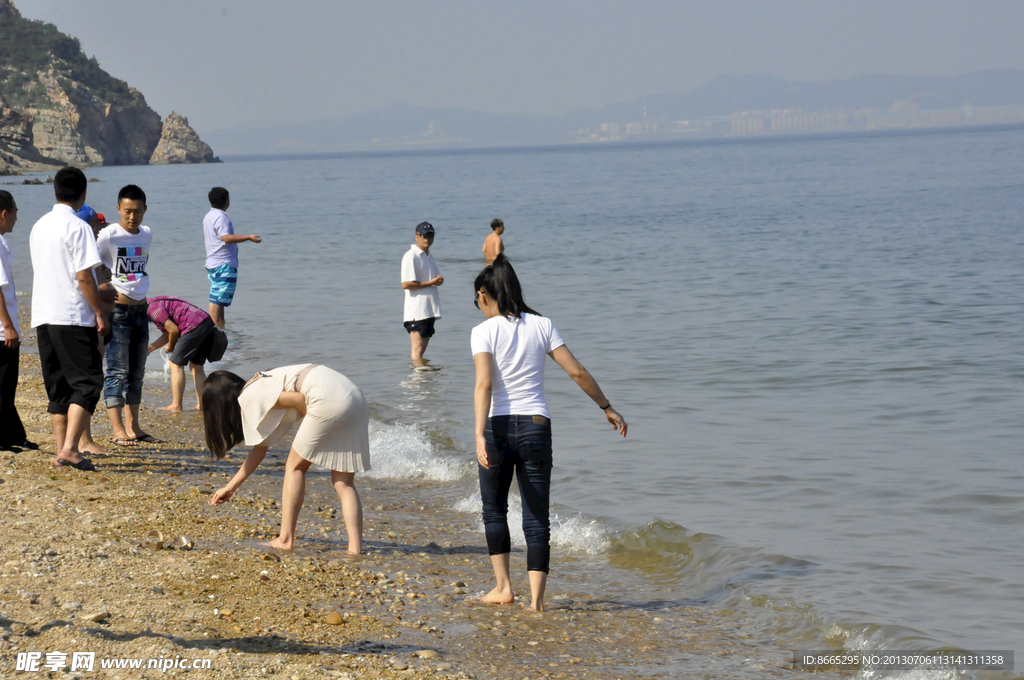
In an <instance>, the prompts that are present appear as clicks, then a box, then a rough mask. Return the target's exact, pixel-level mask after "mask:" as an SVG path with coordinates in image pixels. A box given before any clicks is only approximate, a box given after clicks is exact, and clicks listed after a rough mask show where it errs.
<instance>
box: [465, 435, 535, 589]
mask: <svg viewBox="0 0 1024 680" xmlns="http://www.w3.org/2000/svg"><path fill="white" fill-rule="evenodd" d="M484 441H485V445H486V447H487V461H488V463H490V467H489V468H485V467H483V466H482V465H478V466H477V467H478V471H479V474H480V498H481V500H483V506H484V509H483V519H484V533H485V534H486V535H487V551H488V552H489V553H490V554H491V555H503V554H505V553H509V552H512V539H511V537H510V536H509V531H508V492H509V489H510V488H511V487H512V474H513V473H515V476H516V481H517V482H518V483H519V495H520V496H521V497H522V500H523V534H525V536H526V568H527V570H529V571H543V572H545V573H547V571H548V562H549V559H550V555H551V547H550V540H551V524H550V522H549V521H548V506H549V505H550V498H551V420H550V419H548V418H545V417H544V416H494V417H493V418H489V419H488V420H487V427H486V429H485V430H484Z"/></svg>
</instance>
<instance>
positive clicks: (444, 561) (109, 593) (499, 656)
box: [0, 310, 794, 678]
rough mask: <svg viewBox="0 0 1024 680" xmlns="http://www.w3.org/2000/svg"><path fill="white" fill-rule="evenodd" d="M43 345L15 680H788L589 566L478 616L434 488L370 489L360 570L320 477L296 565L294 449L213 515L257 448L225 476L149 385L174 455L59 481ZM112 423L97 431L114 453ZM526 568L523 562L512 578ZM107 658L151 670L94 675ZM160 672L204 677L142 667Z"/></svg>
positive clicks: (14, 605)
mask: <svg viewBox="0 0 1024 680" xmlns="http://www.w3.org/2000/svg"><path fill="white" fill-rule="evenodd" d="M23 314H24V310H23ZM27 321H28V320H27V319H23V323H24V327H25V328H28V323H27ZM32 343H33V339H32V338H31V337H27V338H26V344H25V345H24V346H23V353H22V357H21V380H20V383H19V392H18V410H19V412H20V414H21V416H22V419H23V421H24V422H25V426H26V429H27V430H28V431H29V437H30V439H32V440H34V441H36V442H38V443H39V444H40V445H41V448H40V450H39V451H30V450H23V451H20V452H15V453H12V452H0V499H2V501H0V502H2V504H3V510H4V511H3V513H2V515H0V527H2V529H3V531H4V535H5V539H6V540H4V541H3V542H2V544H0V638H2V639H0V668H2V669H3V671H2V672H0V675H3V676H4V677H10V676H11V675H15V668H16V661H17V655H18V653H19V652H40V653H41V655H42V656H41V661H40V667H41V668H42V665H43V664H45V662H46V659H47V656H46V655H47V653H51V652H64V653H67V654H68V656H67V659H68V660H67V667H65V668H61V669H58V671H59V672H60V675H59V676H58V674H57V672H54V677H71V678H75V677H80V678H87V677H91V676H93V674H101V675H102V674H106V677H113V678H136V677H153V678H156V677H167V675H168V674H170V675H172V676H173V675H175V674H181V675H194V674H196V673H199V674H200V675H205V674H206V673H215V674H216V675H217V676H218V677H223V678H253V677H269V676H275V677H283V678H407V677H423V678H433V677H436V678H509V677H515V678H541V677H552V678H633V677H673V676H677V675H679V674H683V673H685V675H687V676H688V677H709V678H710V677H715V678H720V677H787V676H791V675H793V674H794V672H793V671H792V670H790V669H789V668H788V664H786V663H785V661H786V659H785V657H784V655H782V654H779V653H772V652H771V650H765V649H764V648H763V647H758V646H756V645H753V644H750V643H748V642H745V641H744V639H743V636H741V635H740V634H738V632H737V631H736V630H735V629H733V628H732V624H729V623H728V622H727V621H726V620H725V619H724V618H722V617H721V616H720V615H719V614H715V613H714V612H712V611H709V610H706V609H704V608H701V607H699V606H694V607H690V608H683V609H679V608H674V609H672V610H671V611H670V612H669V613H659V612H658V611H657V610H649V609H645V608H643V607H636V606H630V604H629V603H624V602H621V601H614V600H611V599H606V598H603V597H602V595H601V593H600V592H592V590H588V584H587V583H586V582H585V580H584V579H582V578H579V577H578V574H580V573H582V571H580V570H576V571H575V572H574V569H573V561H574V560H576V559H582V558H574V557H573V556H571V555H566V556H561V555H560V556H558V568H557V573H553V575H552V576H553V578H552V581H551V585H550V587H549V593H550V600H551V608H550V609H549V610H548V611H547V612H545V613H544V614H535V613H531V612H528V611H526V609H525V608H524V607H523V605H522V604H520V603H517V604H513V605H510V606H497V607H495V606H488V605H484V604H482V603H480V602H478V601H477V600H476V598H477V596H478V595H480V594H482V593H483V592H486V591H487V590H488V589H489V588H490V584H491V581H492V579H493V576H492V575H491V573H490V565H489V562H488V560H487V553H486V547H485V545H484V541H483V536H482V534H481V533H480V531H479V527H478V526H476V525H475V524H474V522H473V521H472V520H470V519H468V518H467V517H466V516H465V515H459V514H453V513H451V512H450V511H448V510H447V509H446V508H445V507H444V506H443V505H441V504H440V503H438V502H437V498H436V497H437V494H436V489H432V488H431V484H440V483H429V482H423V481H416V482H412V481H407V480H406V481H394V480H379V479H366V478H364V479H357V483H358V484H359V488H360V493H361V495H362V497H363V503H364V511H365V516H366V519H365V527H366V528H365V541H364V545H365V547H366V554H364V555H360V556H355V557H353V556H348V555H346V554H345V552H344V549H345V544H346V540H345V536H344V527H343V523H342V521H341V516H340V507H336V506H337V497H336V496H334V495H333V492H332V490H331V489H330V485H329V484H328V483H327V482H326V481H325V480H323V479H320V478H319V477H318V476H317V475H315V474H313V475H310V476H309V480H308V482H307V497H306V504H305V506H304V508H303V511H302V514H301V516H300V519H299V533H298V537H297V547H296V549H295V550H294V551H276V550H272V549H269V548H266V547H264V546H262V545H260V541H263V540H269V539H270V538H273V537H274V536H276V533H277V527H278V521H279V517H280V515H279V502H280V501H279V498H280V475H281V471H282V469H283V465H284V460H285V457H286V454H287V450H286V449H282V450H272V451H271V454H270V455H269V456H268V460H267V461H265V462H264V464H263V465H262V466H261V468H260V469H259V470H258V471H257V472H256V474H255V475H254V476H253V478H252V479H250V481H249V482H248V483H247V484H246V486H244V487H243V488H242V490H240V492H239V493H238V494H236V496H235V497H234V499H233V500H232V501H231V502H230V503H228V504H225V505H222V506H218V507H211V506H210V505H209V497H210V494H211V493H212V492H213V491H214V490H215V489H216V488H218V487H219V486H220V485H221V484H222V483H223V482H224V481H226V480H227V479H228V478H229V476H230V475H232V474H233V473H234V471H235V470H236V469H237V465H238V464H239V462H240V460H241V458H242V457H244V455H245V451H244V450H236V451H233V452H232V453H231V455H230V456H229V458H227V459H225V460H223V461H215V460H213V459H212V458H211V457H210V456H209V454H208V453H207V452H206V451H205V449H204V447H203V444H202V423H201V418H200V416H199V414H198V413H195V412H191V413H185V414H178V415H172V414H166V413H162V412H159V411H153V410H150V408H148V407H149V406H152V405H156V404H162V403H163V402H162V401H159V400H160V399H164V398H166V396H167V395H166V394H161V393H160V392H161V391H163V392H166V388H165V386H163V385H162V384H160V383H159V382H158V381H156V384H155V385H151V386H150V387H148V388H147V389H148V390H149V391H148V392H147V397H146V400H145V401H144V409H143V412H142V413H143V424H144V426H145V427H146V429H147V430H148V431H150V432H151V433H153V434H154V435H156V436H157V437H159V438H160V439H163V440H165V441H167V442H168V443H166V444H155V445H143V446H139V447H133V448H119V447H110V453H109V455H106V456H95V457H93V461H94V463H95V464H96V465H97V467H98V468H99V471H98V472H95V473H85V472H80V471H77V470H73V469H69V468H55V467H53V465H52V461H53V454H54V451H53V445H52V439H53V438H52V431H51V430H50V423H49V417H48V416H47V414H46V400H45V393H44V390H43V385H42V380H41V377H40V373H39V364H38V357H37V356H36V355H34V354H32V353H31V352H32ZM153 382H154V381H150V383H153ZM146 402H148V404H147V403H146ZM186 403H187V404H189V402H188V400H186ZM189 405H191V404H189ZM102 415H103V414H102V413H99V412H97V414H96V415H94V418H93V432H94V436H95V438H96V440H97V441H99V442H107V441H109V425H108V424H107V423H106V418H103V417H101V416H102ZM332 501H333V502H332ZM476 521H477V522H478V520H476ZM154 532H158V533H154ZM176 540H177V545H178V546H179V547H171V546H172V545H174V544H175V543H174V542H175V541H176ZM522 560H523V556H522V554H521V553H520V552H518V551H516V552H514V553H513V563H514V564H515V563H516V562H517V561H520V562H521V561H522ZM574 573H576V574H577V577H576V578H574V577H573V574H574ZM517 576H524V577H525V575H524V574H520V575H517ZM522 581H525V578H523V579H522ZM520 585H521V586H525V583H521V584H520ZM527 599H528V598H527ZM73 652H94V653H95V655H96V656H95V659H96V661H95V668H94V670H93V671H92V672H87V671H80V670H79V671H71V670H70V665H71V653H73ZM110 659H115V660H125V659H141V660H142V665H143V667H142V668H140V669H137V670H136V669H130V668H120V669H118V668H107V669H102V668H100V664H101V660H110ZM154 659H155V660H158V661H157V662H156V663H157V665H158V666H159V665H161V664H164V665H167V664H169V663H170V660H174V661H175V662H178V663H180V661H181V660H182V659H184V660H186V661H188V662H192V661H194V660H206V659H208V660H209V661H210V664H209V670H198V671H197V670H192V669H191V668H189V669H180V668H174V667H172V668H170V669H168V670H166V671H165V670H162V669H159V668H146V665H147V664H149V663H150V660H154ZM165 660H166V664H165ZM44 672H45V669H44ZM65 673H66V674H65ZM26 677H28V676H26Z"/></svg>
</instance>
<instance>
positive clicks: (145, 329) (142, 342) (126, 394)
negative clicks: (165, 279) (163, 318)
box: [103, 304, 150, 408]
mask: <svg viewBox="0 0 1024 680" xmlns="http://www.w3.org/2000/svg"><path fill="white" fill-rule="evenodd" d="M146 308H147V305H145V304H141V305H115V306H114V319H113V323H111V324H110V342H108V343H107V374H106V377H105V378H104V380H103V403H104V404H106V407H107V408H118V407H122V406H124V405H125V404H129V405H134V404H140V403H142V379H143V378H144V377H145V374H146V357H147V356H149V324H150V321H149V315H148V314H147V313H146Z"/></svg>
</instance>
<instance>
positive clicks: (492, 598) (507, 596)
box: [480, 588, 516, 604]
mask: <svg viewBox="0 0 1024 680" xmlns="http://www.w3.org/2000/svg"><path fill="white" fill-rule="evenodd" d="M480 601H481V602H486V603H487V604H512V603H513V602H515V601H516V596H515V595H513V594H512V591H511V590H499V589H498V588H495V589H494V590H492V591H491V592H489V593H487V594H486V595H484V596H483V597H481V598H480Z"/></svg>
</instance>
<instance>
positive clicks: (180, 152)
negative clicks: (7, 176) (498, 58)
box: [0, 0, 217, 172]
mask: <svg viewBox="0 0 1024 680" xmlns="http://www.w3.org/2000/svg"><path fill="white" fill-rule="evenodd" d="M0 101H2V108H0V172H3V171H4V168H5V166H6V170H7V171H8V172H10V171H13V170H17V169H38V167H37V166H38V165H39V164H40V163H42V164H51V165H67V164H74V165H145V164H147V163H151V162H152V163H209V162H217V158H216V157H215V156H214V155H213V151H212V150H211V149H210V147H209V146H207V145H206V144H205V143H203V141H202V140H201V139H199V136H198V135H197V134H196V133H195V131H194V130H192V128H190V127H189V126H188V120H187V119H186V118H184V117H182V116H179V115H177V114H174V113H172V114H171V115H170V116H168V117H167V121H165V122H162V121H161V120H160V115H159V114H158V113H156V111H154V110H153V109H151V108H150V107H149V105H148V104H147V103H146V98H145V97H144V96H143V95H142V93H141V92H139V91H138V90H136V89H135V88H133V87H130V86H129V85H128V83H126V82H124V81H123V80H118V79H117V78H114V77H112V76H111V75H110V74H108V73H107V72H106V71H104V70H103V69H101V68H100V66H99V63H98V62H97V61H96V59H95V58H94V57H93V58H88V57H86V56H85V54H84V53H83V52H82V49H81V45H80V44H79V43H78V40H76V39H74V38H70V37H68V36H66V35H64V34H62V33H60V32H59V31H58V30H57V28H56V27H55V26H53V25H52V24H46V23H43V22H41V21H29V20H27V19H25V18H24V17H22V16H21V13H20V12H19V11H18V9H17V8H16V7H15V6H14V4H13V2H12V0H0Z"/></svg>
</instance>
